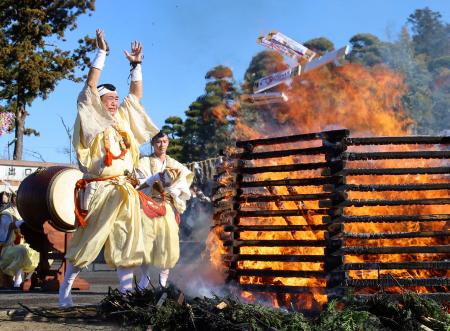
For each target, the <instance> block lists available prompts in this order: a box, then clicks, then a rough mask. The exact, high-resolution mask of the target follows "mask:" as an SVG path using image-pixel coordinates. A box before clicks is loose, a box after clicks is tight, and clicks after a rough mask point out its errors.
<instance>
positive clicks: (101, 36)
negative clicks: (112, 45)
mask: <svg viewBox="0 0 450 331" xmlns="http://www.w3.org/2000/svg"><path fill="white" fill-rule="evenodd" d="M95 33H96V36H97V47H98V48H100V49H103V50H104V51H107V50H108V44H107V43H106V41H105V33H104V32H103V30H101V29H97V30H95Z"/></svg>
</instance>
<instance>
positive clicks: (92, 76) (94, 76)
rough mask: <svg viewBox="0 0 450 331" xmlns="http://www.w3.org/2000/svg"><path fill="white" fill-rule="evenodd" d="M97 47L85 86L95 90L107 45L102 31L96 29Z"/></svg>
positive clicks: (103, 63)
mask: <svg viewBox="0 0 450 331" xmlns="http://www.w3.org/2000/svg"><path fill="white" fill-rule="evenodd" d="M95 32H96V37H97V47H98V52H97V56H96V57H95V59H94V61H93V62H92V66H91V69H90V70H89V74H88V77H87V84H88V86H89V87H90V88H97V84H98V81H99V79H100V74H101V72H102V69H103V66H104V65H105V58H106V50H107V44H106V41H105V36H104V33H103V31H102V30H100V29H97V30H96V31H95Z"/></svg>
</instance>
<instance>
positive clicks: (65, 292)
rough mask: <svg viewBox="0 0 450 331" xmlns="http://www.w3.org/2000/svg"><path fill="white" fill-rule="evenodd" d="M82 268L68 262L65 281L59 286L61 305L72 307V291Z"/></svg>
mask: <svg viewBox="0 0 450 331" xmlns="http://www.w3.org/2000/svg"><path fill="white" fill-rule="evenodd" d="M80 271H81V268H78V267H76V266H74V265H73V264H72V263H70V262H67V266H66V273H65V274H64V281H63V283H62V284H60V286H59V305H60V307H72V306H73V301H72V295H71V294H70V291H71V290H72V285H73V282H74V281H75V278H77V276H78V274H79V273H80Z"/></svg>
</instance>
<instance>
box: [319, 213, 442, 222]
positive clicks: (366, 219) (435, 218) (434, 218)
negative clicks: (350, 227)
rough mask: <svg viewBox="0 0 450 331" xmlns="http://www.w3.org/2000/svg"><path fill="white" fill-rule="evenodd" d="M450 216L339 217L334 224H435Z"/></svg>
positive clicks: (324, 220) (328, 220)
mask: <svg viewBox="0 0 450 331" xmlns="http://www.w3.org/2000/svg"><path fill="white" fill-rule="evenodd" d="M448 220H450V214H431V215H379V216H365V215H364V216H347V215H346V216H340V217H339V218H337V219H335V220H334V222H342V223H394V222H435V221H448ZM322 221H323V222H324V223H330V222H332V220H331V218H330V217H326V216H325V217H324V218H323V219H322Z"/></svg>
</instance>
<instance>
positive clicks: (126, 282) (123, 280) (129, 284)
mask: <svg viewBox="0 0 450 331" xmlns="http://www.w3.org/2000/svg"><path fill="white" fill-rule="evenodd" d="M133 269H134V268H122V267H119V268H117V277H118V278H119V291H120V293H122V294H125V293H127V292H128V291H132V290H133Z"/></svg>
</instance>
